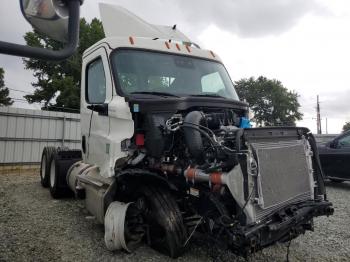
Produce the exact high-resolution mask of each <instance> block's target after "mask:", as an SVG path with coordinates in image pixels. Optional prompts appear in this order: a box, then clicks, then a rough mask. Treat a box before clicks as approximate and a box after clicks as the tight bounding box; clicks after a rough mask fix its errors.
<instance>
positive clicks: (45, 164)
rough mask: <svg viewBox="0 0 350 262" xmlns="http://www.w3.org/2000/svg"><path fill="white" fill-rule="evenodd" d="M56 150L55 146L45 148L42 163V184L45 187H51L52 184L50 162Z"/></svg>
mask: <svg viewBox="0 0 350 262" xmlns="http://www.w3.org/2000/svg"><path fill="white" fill-rule="evenodd" d="M55 151H56V148H55V147H53V146H48V147H45V148H44V150H43V153H42V155H41V163H40V182H41V185H42V186H43V187H49V183H50V181H49V180H50V162H51V160H52V157H53V154H54V152H55Z"/></svg>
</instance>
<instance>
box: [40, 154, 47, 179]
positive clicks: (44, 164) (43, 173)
mask: <svg viewBox="0 0 350 262" xmlns="http://www.w3.org/2000/svg"><path fill="white" fill-rule="evenodd" d="M45 170H46V159H45V157H43V159H42V160H41V170H40V176H41V178H42V179H44V178H45Z"/></svg>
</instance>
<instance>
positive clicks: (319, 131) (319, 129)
mask: <svg viewBox="0 0 350 262" xmlns="http://www.w3.org/2000/svg"><path fill="white" fill-rule="evenodd" d="M316 110H317V118H316V119H317V134H319V135H320V134H322V127H321V112H320V111H321V110H320V100H319V97H318V95H317V106H316Z"/></svg>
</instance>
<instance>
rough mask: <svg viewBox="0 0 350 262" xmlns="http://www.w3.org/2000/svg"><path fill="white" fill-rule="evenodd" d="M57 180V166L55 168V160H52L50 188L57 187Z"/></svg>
mask: <svg viewBox="0 0 350 262" xmlns="http://www.w3.org/2000/svg"><path fill="white" fill-rule="evenodd" d="M55 179H56V166H55V160H52V162H51V167H50V186H51V187H52V188H53V187H54V186H55Z"/></svg>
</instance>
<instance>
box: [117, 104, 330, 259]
mask: <svg viewBox="0 0 350 262" xmlns="http://www.w3.org/2000/svg"><path fill="white" fill-rule="evenodd" d="M241 117H242V116H239V115H238V114H237V113H236V112H234V111H233V110H230V109H215V110H213V109H212V110H194V111H186V112H177V113H175V114H174V113H164V112H159V113H148V114H145V115H143V116H141V115H138V116H137V118H136V119H135V136H134V138H133V141H131V142H129V143H128V144H129V147H128V150H129V151H130V152H131V154H130V155H131V157H130V158H129V159H127V160H126V161H121V162H119V163H117V166H116V169H117V170H119V171H121V172H119V173H120V174H124V173H123V172H132V171H130V170H132V169H133V168H134V169H135V170H147V171H149V172H152V173H154V174H155V175H156V176H158V177H160V178H161V179H163V180H164V181H165V182H164V183H167V184H168V185H169V187H170V188H172V190H173V191H174V192H176V195H177V196H178V199H177V201H178V203H179V207H180V208H181V212H182V213H183V214H184V215H183V219H184V222H185V223H186V226H187V228H188V231H189V233H191V232H194V231H195V230H197V231H200V230H202V231H203V230H204V231H205V232H207V233H208V232H209V233H210V235H212V236H215V238H216V239H219V238H220V239H222V240H223V242H224V243H226V244H228V245H229V246H230V247H231V248H232V249H233V250H234V251H236V252H237V253H240V254H247V253H249V252H251V251H252V250H258V249H260V248H263V247H265V246H268V245H270V244H272V243H274V242H276V241H287V240H289V239H291V238H294V237H296V236H297V235H299V234H300V233H303V232H304V231H305V230H310V229H312V220H311V218H312V217H311V215H310V214H311V213H310V210H312V209H315V211H314V212H313V213H312V214H313V216H315V215H317V212H318V213H319V214H320V215H321V214H325V213H327V214H328V213H329V214H330V213H332V209H331V208H330V205H329V204H328V202H322V203H321V202H320V203H317V200H324V196H325V194H324V188H323V183H319V182H320V179H322V174H321V172H322V171H321V169H320V168H319V163H318V159H317V157H315V155H314V154H313V151H314V150H315V145H314V139H313V136H312V135H311V134H310V133H309V131H308V130H307V129H305V128H294V127H290V128H259V129H254V128H251V129H242V128H240V127H239V126H240V121H241ZM123 170H124V171H123ZM125 170H126V171H125ZM135 172H136V173H137V172H139V171H135ZM139 181H142V179H140V180H139ZM140 183H142V182H140ZM320 206H322V207H321V208H320ZM295 219H299V220H300V221H301V222H300V223H296V225H295V226H294V227H293V230H292V231H291V228H290V227H289V226H288V223H290V222H288V221H292V220H295ZM199 225H200V227H199ZM197 227H198V228H197ZM291 232H292V233H291ZM190 235H191V234H190Z"/></svg>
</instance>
